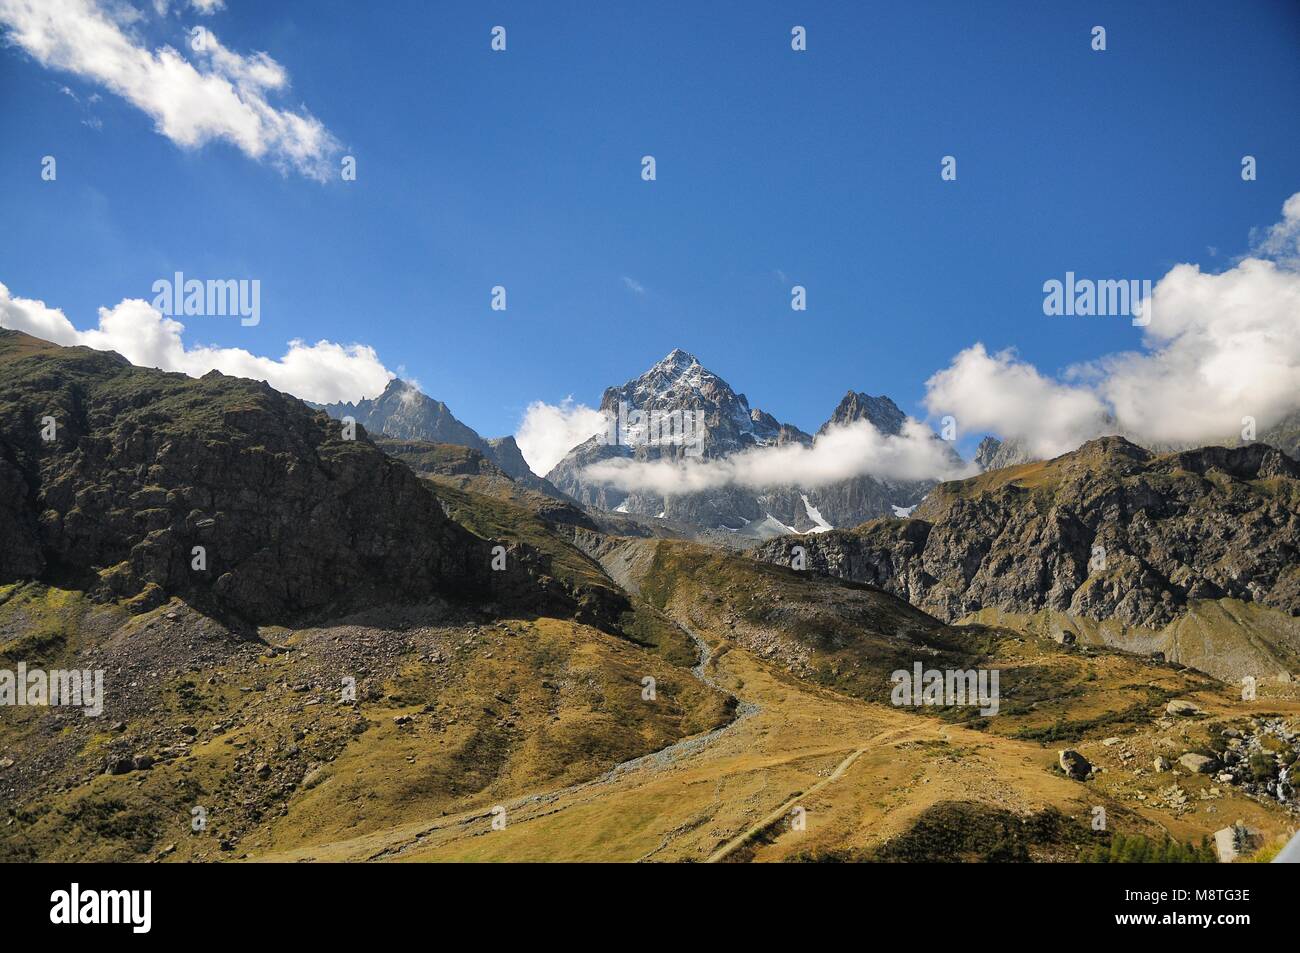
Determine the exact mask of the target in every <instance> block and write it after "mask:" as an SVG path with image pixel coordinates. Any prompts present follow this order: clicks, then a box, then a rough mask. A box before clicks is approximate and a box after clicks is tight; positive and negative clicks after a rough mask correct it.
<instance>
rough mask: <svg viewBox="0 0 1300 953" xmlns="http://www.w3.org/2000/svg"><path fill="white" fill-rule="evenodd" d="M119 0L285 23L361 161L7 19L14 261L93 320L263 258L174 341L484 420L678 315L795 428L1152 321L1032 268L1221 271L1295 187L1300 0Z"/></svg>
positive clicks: (477, 423) (496, 427) (245, 24)
mask: <svg viewBox="0 0 1300 953" xmlns="http://www.w3.org/2000/svg"><path fill="white" fill-rule="evenodd" d="M51 2H55V0H51ZM59 2H64V0H59ZM68 2H71V0H68ZM80 2H81V5H83V6H84V5H85V4H86V3H88V2H89V0H80ZM6 4H8V5H10V7H11V8H12V7H13V6H14V5H19V6H21V3H20V0H0V11H3V8H4V7H5V5H6ZM136 5H137V6H138V7H139V8H140V9H141V11H142V17H141V19H139V20H138V21H137V22H135V23H133V24H129V26H128V27H124V29H127V32H129V33H130V35H132V36H133V37H135V38H136V39H138V40H139V42H140V43H141V44H142V45H144V46H145V47H147V48H150V49H154V48H157V47H160V46H162V45H163V44H170V45H172V46H174V47H176V48H177V49H182V48H184V46H185V43H186V35H185V30H186V29H187V28H188V27H189V26H191V25H193V24H198V23H202V24H206V25H207V26H208V27H209V28H210V29H211V30H212V31H213V33H214V34H215V35H216V36H217V37H218V38H219V41H220V43H221V44H222V45H223V46H224V47H225V48H227V49H229V50H233V51H236V52H238V53H239V54H242V55H246V56H249V55H251V54H253V53H254V52H256V51H264V52H265V53H266V54H267V55H268V56H269V57H271V58H273V59H274V61H275V62H276V63H278V64H279V65H280V66H281V67H283V69H284V71H285V72H286V73H287V74H288V78H289V81H290V83H291V88H290V89H288V90H287V91H280V92H278V93H277V94H276V95H275V96H273V97H268V98H269V99H270V100H271V101H272V102H273V103H274V104H275V105H276V106H277V107H281V108H284V109H286V110H292V111H297V112H305V113H307V114H310V116H312V117H314V118H315V119H316V120H319V122H320V123H321V124H322V125H323V127H324V128H325V129H327V130H328V133H329V134H330V135H332V136H333V137H334V139H335V140H337V143H338V146H339V148H340V151H341V152H342V153H346V154H351V155H354V156H355V157H356V160H357V171H358V174H357V180H356V181H355V182H343V181H340V180H339V179H338V178H337V177H331V178H330V179H329V180H327V181H324V182H321V181H316V180H315V179H313V178H312V177H311V176H310V175H305V174H302V173H301V172H300V171H297V170H295V169H292V168H289V169H287V170H285V169H281V168H277V167H276V166H277V163H276V161H275V157H274V155H267V156H263V157H262V158H253V157H250V156H249V155H248V154H246V152H245V151H241V150H240V149H239V148H237V147H236V146H235V145H233V144H231V143H230V142H229V141H224V140H222V139H219V138H218V139H214V140H212V141H208V142H206V143H204V144H202V145H199V146H196V147H186V146H184V145H183V144H179V143H178V142H176V141H174V140H173V139H172V138H169V137H168V136H166V135H163V134H160V133H159V132H158V131H157V128H156V126H157V123H156V122H155V119H154V118H152V117H151V116H149V115H147V114H146V113H145V112H144V111H142V110H141V109H140V108H137V106H136V105H133V104H131V103H129V102H127V101H126V100H124V99H123V98H122V97H121V96H119V95H115V94H114V93H113V92H112V91H111V90H107V89H105V88H104V87H103V86H102V85H101V84H99V83H97V82H95V81H94V80H93V79H90V78H87V77H86V76H84V75H77V74H75V73H73V72H69V71H64V70H59V69H54V68H49V67H47V66H45V65H42V64H41V63H40V62H37V60H36V58H34V57H33V56H32V55H31V53H30V51H29V50H26V49H24V48H23V47H22V46H21V45H20V44H15V43H13V42H12V39H11V42H10V45H9V46H8V47H7V48H4V49H0V181H3V182H4V188H3V189H2V190H0V217H2V218H3V220H4V221H5V223H6V226H7V227H5V228H3V229H0V282H3V283H4V284H5V285H6V286H7V287H8V289H9V291H10V292H11V294H13V295H14V296H21V297H23V298H29V299H42V300H44V301H45V303H46V304H47V305H49V306H50V307H53V308H59V309H62V311H63V312H64V313H65V314H66V315H67V317H68V318H69V319H70V320H71V321H72V322H73V323H74V324H75V325H76V326H77V327H78V328H88V327H91V326H93V325H94V323H95V314H96V309H97V308H99V307H101V306H104V307H112V306H113V305H115V304H116V303H117V302H119V301H121V300H122V299H126V298H149V297H151V293H150V288H151V286H152V283H153V282H154V281H155V280H156V279H158V278H160V277H166V276H170V275H171V274H172V273H173V272H174V271H183V272H185V273H186V274H187V275H193V276H199V277H248V278H257V279H260V281H261V285H262V319H261V323H260V324H259V325H258V326H256V327H251V328H250V327H241V326H240V325H239V323H238V322H237V321H232V320H228V319H222V318H191V319H186V320H185V323H186V332H185V342H186V344H187V345H195V344H211V345H217V346H223V347H237V348H244V349H247V350H249V351H252V352H254V353H255V354H258V355H267V356H271V357H279V356H280V355H282V354H283V352H284V350H285V347H286V343H287V342H288V341H289V340H291V339H294V338H300V339H304V340H306V341H308V342H315V341H317V340H321V339H327V340H330V341H337V342H341V343H344V344H350V343H353V342H358V343H362V344H366V345H370V346H372V347H373V348H374V349H375V351H376V352H377V355H378V357H379V359H380V360H381V361H382V362H383V363H384V364H385V365H386V366H387V367H388V368H390V369H393V370H397V369H398V368H399V367H400V368H401V369H402V371H403V373H404V374H405V375H407V376H410V377H413V378H415V379H417V380H418V381H419V382H420V384H421V386H422V388H423V389H424V390H425V391H426V392H428V393H429V394H431V395H432V396H435V397H437V398H439V399H442V400H444V401H446V402H447V403H448V404H450V406H451V407H452V409H453V410H454V412H455V413H456V414H457V416H458V417H460V418H461V419H462V420H464V421H465V422H466V423H468V424H470V425H471V426H473V427H474V428H475V429H477V430H478V431H479V432H481V433H483V434H484V435H495V434H500V433H507V432H511V431H513V430H514V429H515V427H516V425H517V424H518V422H519V419H520V416H521V414H522V412H523V411H524V409H525V407H526V406H527V405H528V404H529V403H530V402H531V401H534V400H539V399H540V400H545V401H549V402H556V401H559V400H560V399H562V398H564V397H566V396H567V395H573V396H574V397H575V398H576V399H578V400H579V401H584V402H587V403H591V404H594V403H595V402H597V401H598V400H599V397H600V393H601V390H602V389H603V388H604V387H605V386H607V385H610V384H617V383H621V382H623V381H624V380H626V379H628V378H629V377H632V376H635V375H637V374H638V373H640V372H641V371H642V370H644V369H645V368H646V367H648V366H649V365H650V364H652V363H654V362H655V361H656V360H658V359H659V358H661V357H662V356H663V355H664V354H665V353H667V352H668V351H669V350H670V349H672V348H673V347H683V348H686V349H687V350H690V351H692V352H693V353H695V354H696V355H698V356H699V358H700V359H701V360H702V361H703V362H704V363H705V364H706V365H707V366H709V367H710V368H711V369H712V370H714V371H716V372H717V373H719V374H721V375H722V376H723V377H724V378H725V379H727V380H728V381H729V382H730V383H731V384H732V385H733V386H735V387H736V388H737V389H738V390H742V391H744V392H746V393H747V394H748V395H749V397H750V399H751V402H752V403H753V404H755V405H757V406H761V407H763V408H764V409H766V410H768V411H770V412H772V413H773V414H775V415H776V416H777V417H778V418H779V419H781V420H784V421H789V422H792V423H795V424H797V425H799V426H801V427H803V428H804V429H806V430H809V431H812V430H815V429H816V427H817V426H818V425H819V424H820V423H821V422H822V421H823V420H824V419H825V418H826V417H827V416H829V414H830V412H831V410H832V409H833V408H834V406H835V404H836V402H837V401H838V400H839V398H840V396H841V395H842V394H843V393H844V391H845V390H847V389H850V388H851V389H854V390H865V391H868V392H870V393H872V394H879V393H885V394H889V395H891V396H893V397H894V398H895V399H896V400H897V401H898V402H899V403H900V405H902V406H903V407H904V409H906V410H908V411H909V412H911V413H914V414H917V415H918V416H925V414H926V408H925V406H924V405H923V404H922V402H921V401H922V398H923V396H924V394H925V381H926V379H927V378H928V377H929V376H930V375H931V374H933V373H934V372H936V371H938V370H940V369H942V368H944V367H946V366H947V365H948V364H949V362H950V361H952V359H953V356H954V355H955V354H957V353H958V352H959V351H961V350H962V349H963V348H966V347H968V346H970V345H972V344H974V343H975V342H977V341H981V342H984V343H985V344H986V345H987V347H988V349H989V350H990V351H996V350H1000V349H1002V348H1005V347H1009V346H1013V347H1015V348H1017V349H1018V353H1019V355H1020V357H1021V358H1023V359H1024V360H1025V361H1027V362H1029V363H1031V364H1033V365H1035V366H1036V367H1037V368H1039V369H1040V370H1041V371H1042V372H1043V373H1044V374H1052V373H1055V372H1057V371H1059V370H1060V369H1061V368H1064V367H1066V366H1067V365H1071V364H1075V363H1077V362H1080V361H1088V360H1092V359H1095V358H1098V357H1101V356H1103V355H1106V354H1111V353H1114V352H1118V351H1125V350H1131V349H1136V348H1138V347H1139V346H1140V344H1141V337H1140V334H1141V332H1140V329H1138V328H1134V327H1132V326H1131V324H1130V323H1129V322H1128V321H1126V320H1123V319H1094V320H1091V321H1084V320H1074V321H1067V320H1062V319H1051V318H1047V317H1045V316H1044V315H1043V312H1042V284H1043V282H1044V281H1045V280H1047V279H1049V278H1052V277H1060V276H1062V275H1063V274H1064V272H1065V271H1067V270H1073V271H1075V272H1077V273H1079V274H1081V275H1088V274H1091V275H1096V276H1099V277H1100V276H1106V277H1126V278H1127V277H1134V278H1151V279H1158V278H1160V277H1161V276H1163V275H1164V274H1165V273H1166V272H1167V271H1169V269H1170V268H1171V267H1172V266H1174V265H1175V264H1177V263H1179V262H1194V263H1199V264H1200V265H1201V267H1202V268H1203V269H1204V270H1206V271H1218V270H1220V269H1223V268H1227V267H1229V266H1230V265H1231V264H1232V263H1233V261H1234V259H1235V257H1236V256H1238V255H1240V254H1242V253H1243V252H1245V251H1246V250H1247V247H1248V237H1249V235H1250V232H1251V230H1252V228H1257V227H1267V226H1268V225H1270V224H1272V223H1274V222H1276V221H1277V220H1278V219H1279V215H1280V209H1281V208H1282V205H1283V202H1284V201H1285V200H1286V199H1287V197H1288V196H1290V195H1291V194H1292V193H1293V192H1296V191H1297V190H1300V122H1298V121H1297V116H1298V115H1300V110H1298V109H1297V106H1298V105H1300V103H1298V102H1297V100H1298V99H1300V96H1298V91H1300V55H1297V53H1298V52H1300V7H1297V6H1296V5H1293V4H1289V3H1280V2H1273V0H1270V2H1259V3H1249V2H1242V3H1233V4H1224V3H1221V2H1204V3H1198V2H1191V3H1177V4H1175V3H1137V4H1135V3H1130V2H1121V3H1070V4H1044V3H1039V2H1025V3H997V2H990V3H979V4H973V3H967V2H952V3H919V4H912V3H906V4H888V5H885V4H873V5H871V6H870V7H869V8H868V7H866V6H865V5H862V6H859V5H849V4H833V5H832V4H824V3H763V2H745V3H739V2H736V3H710V4H707V5H702V4H698V3H686V2H680V3H676V2H665V3H657V4H652V5H643V4H618V5H617V9H615V7H614V6H613V5H610V4H606V3H558V2H552V3H537V2H528V3H437V4H434V3H409V4H407V3H387V2H385V3H377V4H369V5H357V4H352V3H333V2H302V3H299V2H281V3H275V4H266V3H253V2H248V0H227V3H226V9H224V10H219V11H217V12H215V13H214V14H213V15H211V16H203V17H201V16H199V15H198V13H197V12H196V11H193V10H189V9H175V8H176V7H178V6H180V7H184V4H183V3H181V2H180V0H173V3H172V4H171V6H172V7H173V9H171V10H170V12H169V13H168V14H167V15H165V16H158V15H157V13H156V11H154V10H152V9H150V5H149V3H148V2H147V0H136ZM702 6H707V8H708V9H704V10H702V9H700V7H702ZM2 19H3V16H0V20H2ZM496 24H501V25H504V26H505V27H506V29H507V37H508V44H507V46H508V48H507V50H506V52H504V53H494V52H492V51H491V50H490V49H489V39H490V37H489V31H490V29H491V27H492V26H493V25H496ZM794 24H802V25H804V26H806V28H807V31H808V50H807V52H804V53H796V52H793V51H792V50H791V49H790V28H791V26H793V25H794ZM1098 24H1100V25H1103V26H1104V27H1105V28H1106V31H1107V49H1106V51H1105V52H1095V51H1093V50H1092V49H1091V48H1090V30H1091V28H1092V27H1093V26H1094V25H1098ZM62 87H66V88H67V91H65V90H64V89H63V88H62ZM69 93H71V94H72V95H69ZM94 94H98V96H99V97H100V98H99V99H98V101H94V102H92V101H91V100H92V97H93V95H94ZM644 154H652V155H654V156H655V158H656V161H657V172H658V179H657V181H655V182H644V181H642V180H641V178H640V158H641V156H642V155H644ZM1246 154H1251V155H1254V156H1256V157H1257V160H1258V180H1257V181H1254V182H1243V181H1242V178H1241V175H1240V168H1241V165H1240V163H1241V157H1242V156H1243V155H1246ZM44 155H53V156H55V157H57V158H58V163H59V165H58V178H57V181H56V182H44V181H42V180H41V178H40V175H39V172H40V161H41V157H42V156H44ZM944 155H953V156H955V157H956V159H957V169H958V177H957V180H956V181H955V182H944V181H941V179H940V176H939V164H940V159H941V157H942V156H944ZM624 279H630V281H625V280H624ZM794 283H798V284H802V285H804V286H806V287H807V289H808V301H809V307H808V310H807V311H806V312H794V311H792V310H791V309H790V306H789V301H790V291H789V289H790V286H791V284H794ZM497 284H500V285H504V286H505V287H506V288H507V291H508V296H509V297H508V301H509V307H508V310H507V311H506V312H504V313H501V312H494V311H492V310H490V309H489V290H490V288H491V287H492V286H493V285H497ZM633 284H634V285H636V286H637V287H638V288H639V289H640V290H635V289H634V288H633V287H631V285H633Z"/></svg>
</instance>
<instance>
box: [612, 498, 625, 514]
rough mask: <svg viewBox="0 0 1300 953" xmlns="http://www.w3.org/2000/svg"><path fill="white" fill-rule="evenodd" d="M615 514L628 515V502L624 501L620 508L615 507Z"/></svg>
mask: <svg viewBox="0 0 1300 953" xmlns="http://www.w3.org/2000/svg"><path fill="white" fill-rule="evenodd" d="M614 512H615V513H626V512H627V500H624V501H623V502H622V503H620V504H618V506H616V507H614Z"/></svg>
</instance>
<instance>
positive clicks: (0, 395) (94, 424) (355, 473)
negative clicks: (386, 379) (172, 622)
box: [0, 332, 538, 622]
mask: <svg viewBox="0 0 1300 953" xmlns="http://www.w3.org/2000/svg"><path fill="white" fill-rule="evenodd" d="M43 421H44V423H45V424H46V425H49V424H50V422H51V421H52V426H53V434H54V439H53V440H52V441H46V440H45V439H43V436H48V435H49V433H50V430H49V428H48V426H47V427H46V429H45V433H44V435H43V433H42V429H43ZM340 430H341V428H340V427H339V426H338V424H336V423H334V422H332V421H330V420H329V419H328V418H327V417H326V416H325V415H324V414H321V413H318V412H315V411H313V410H311V409H310V408H308V407H307V406H306V405H304V404H303V403H302V402H301V401H298V400H296V399H295V398H293V397H289V396H287V395H285V394H281V393H279V392H278V391H275V390H272V389H271V388H270V387H268V386H267V385H265V384H262V383H257V382H254V381H249V380H244V379H239V378H231V377H225V376H223V375H221V374H218V373H216V372H212V373H209V374H207V375H205V376H204V377H203V378H201V379H199V380H193V379H191V378H188V377H185V376H184V375H181V374H166V373H162V372H159V371H154V370H145V369H141V368H136V367H132V366H131V365H130V364H129V363H128V362H126V361H125V360H124V359H122V358H121V357H119V356H118V355H116V354H112V353H107V352H99V351H93V350H90V349H87V348H60V347H57V346H56V345H52V344H47V343H46V342H43V341H39V340H37V339H35V338H31V337H28V336H27V335H24V334H19V333H17V332H0V486H3V487H4V490H5V492H4V494H3V496H2V497H0V531H3V533H4V545H3V547H0V582H7V581H13V580H18V579H31V578H36V579H42V580H45V581H52V582H57V583H59V584H61V585H64V586H66V587H68V588H75V589H83V590H86V591H88V592H90V593H91V594H92V595H94V596H96V597H99V598H105V599H124V600H131V601H132V604H133V605H136V606H139V607H141V608H148V607H149V606H151V605H154V604H157V603H158V602H159V601H161V600H162V599H163V598H164V597H165V596H167V595H179V596H181V597H182V598H184V599H185V600H186V601H188V602H190V603H191V604H193V605H196V606H198V607H201V608H203V609H205V610H207V611H212V612H213V613H216V614H222V615H228V616H234V617H238V618H240V619H243V620H247V621H253V622H278V621H282V620H288V619H295V618H302V617H306V616H313V615H318V614H321V613H326V612H335V611H343V610H347V609H350V608H354V607H360V606H370V605H379V604H383V603H386V602H405V601H419V600H423V599H427V598H429V597H430V596H432V595H435V594H455V595H466V596H473V595H476V594H477V595H479V596H481V597H483V598H498V597H501V598H525V599H526V598H530V594H531V593H533V591H534V590H537V589H538V585H537V583H536V581H535V580H534V579H532V578H530V577H529V576H527V575H526V574H523V573H521V572H515V571H510V572H505V573H493V572H491V571H490V554H489V547H490V544H489V543H487V542H486V541H484V540H482V539H479V538H478V537H476V536H474V535H472V534H471V533H469V532H467V531H466V530H464V529H463V528H462V527H460V526H458V525H457V524H455V523H454V522H452V521H451V520H450V519H448V518H447V517H446V515H444V512H443V509H442V507H441V505H440V504H439V501H438V499H437V498H436V496H435V495H434V493H433V492H432V491H431V489H430V487H429V485H428V484H427V483H425V482H424V481H421V480H420V479H419V478H417V477H416V476H415V475H414V474H413V473H411V471H410V470H408V469H407V468H406V467H405V466H404V465H402V464H401V463H398V462H397V461H395V460H393V459H391V458H389V457H388V456H387V455H385V454H384V453H382V452H381V451H380V450H378V449H377V448H376V447H375V446H374V445H373V444H372V443H371V442H370V441H369V440H368V439H367V438H366V437H365V436H364V434H361V435H359V437H358V439H357V440H354V441H349V440H343V439H341V434H340ZM195 547H202V552H203V558H204V561H205V565H203V564H196V562H195ZM196 565H198V566H199V568H196Z"/></svg>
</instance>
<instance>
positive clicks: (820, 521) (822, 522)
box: [799, 493, 835, 533]
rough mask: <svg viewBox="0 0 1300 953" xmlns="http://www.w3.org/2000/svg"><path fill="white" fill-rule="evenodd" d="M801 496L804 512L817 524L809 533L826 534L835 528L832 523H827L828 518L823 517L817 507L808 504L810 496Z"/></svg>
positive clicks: (802, 494)
mask: <svg viewBox="0 0 1300 953" xmlns="http://www.w3.org/2000/svg"><path fill="white" fill-rule="evenodd" d="M799 496H800V498H801V499H802V500H803V508H804V512H805V513H807V514H808V518H809V519H810V520H812V521H813V522H814V523H816V524H817V525H816V526H814V527H813V528H812V529H810V530H809V531H808V532H810V533H825V532H828V531H830V530H833V529H834V528H835V527H834V526H832V525H831V524H830V523H828V522H826V518H825V517H823V516H822V514H821V511H820V510H819V509H817V507H815V506H813V505H812V504H811V503H809V502H808V494H806V493H801V494H799Z"/></svg>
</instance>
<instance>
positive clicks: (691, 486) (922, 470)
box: [583, 419, 976, 496]
mask: <svg viewBox="0 0 1300 953" xmlns="http://www.w3.org/2000/svg"><path fill="white" fill-rule="evenodd" d="M974 472H976V471H975V469H974V468H973V467H972V466H971V465H969V464H966V463H963V462H962V461H961V460H960V459H959V458H958V457H957V456H956V454H954V453H953V452H952V449H951V447H950V446H949V445H948V444H947V443H945V442H944V441H942V440H939V439H938V438H937V437H936V436H935V434H934V432H933V431H932V430H931V429H930V428H929V427H927V426H926V425H925V424H923V423H921V422H920V421H917V420H910V419H909V420H908V421H907V422H906V423H905V424H904V425H903V430H902V432H901V433H900V434H899V435H898V436H890V435H887V434H882V433H881V432H880V431H878V430H876V428H875V427H873V426H871V425H870V424H869V423H867V422H866V421H864V420H859V421H854V422H853V423H850V424H846V425H843V426H834V427H830V428H828V429H827V430H826V432H825V433H823V434H821V435H820V436H818V438H817V439H816V441H815V442H814V443H813V445H812V446H811V447H806V446H804V445H803V444H798V443H793V444H786V445H784V446H780V447H757V448H755V449H753V450H746V451H743V452H741V453H736V454H732V455H731V456H729V457H724V458H721V459H708V460H685V461H676V460H650V461H638V460H629V459H626V458H622V459H615V460H603V461H601V462H599V463H594V464H592V465H591V466H589V467H587V468H586V470H585V471H584V474H583V475H584V476H585V477H586V478H587V479H589V480H592V481H595V482H598V483H605V484H608V485H610V486H614V487H617V488H618V489H620V490H623V491H624V492H626V493H631V492H643V493H645V492H648V493H654V494H657V495H659V496H680V495H682V494H685V493H700V492H705V491H709V490H716V489H719V488H721V487H726V486H741V487H745V488H747V489H751V490H764V489H771V488H774V487H784V486H798V487H802V488H804V489H815V488H817V487H821V486H826V485H828V484H831V483H838V482H840V481H841V480H847V479H850V478H852V477H859V476H871V477H876V478H878V479H882V480H954V479H960V478H961V477H965V476H970V475H971V474H972V473H974Z"/></svg>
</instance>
